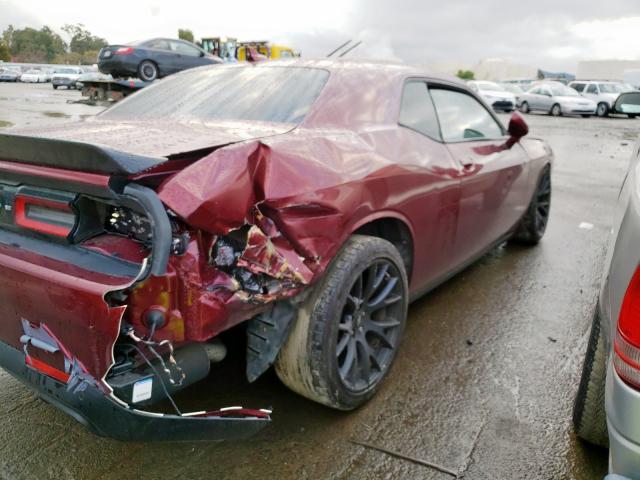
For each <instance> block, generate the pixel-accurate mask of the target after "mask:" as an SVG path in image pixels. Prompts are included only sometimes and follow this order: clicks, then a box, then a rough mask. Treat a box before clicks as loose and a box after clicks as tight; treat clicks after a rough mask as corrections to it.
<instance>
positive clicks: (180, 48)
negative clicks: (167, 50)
mask: <svg viewBox="0 0 640 480" xmlns="http://www.w3.org/2000/svg"><path fill="white" fill-rule="evenodd" d="M171 50H173V51H174V52H176V53H179V54H181V55H187V56H189V57H199V56H200V50H198V49H197V48H195V47H192V46H190V45H187V44H186V43H182V42H171Z"/></svg>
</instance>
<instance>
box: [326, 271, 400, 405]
mask: <svg viewBox="0 0 640 480" xmlns="http://www.w3.org/2000/svg"><path fill="white" fill-rule="evenodd" d="M404 295H405V293H404V291H403V288H402V281H401V277H400V272H399V271H398V269H397V268H396V266H395V265H394V264H393V263H391V262H390V261H388V260H377V261H376V262H374V263H372V264H371V265H369V266H368V267H367V268H365V269H364V270H363V271H362V272H361V273H360V274H359V275H358V277H357V278H356V280H355V282H354V283H353V286H352V287H351V290H350V291H349V294H348V295H347V301H346V303H345V305H344V307H343V309H342V315H341V318H340V321H339V324H338V334H337V341H336V349H335V355H336V358H337V366H338V373H339V375H340V380H341V381H342V383H343V384H344V386H345V387H347V388H348V389H349V390H351V391H352V392H354V393H357V392H361V391H363V390H366V389H367V388H369V387H370V386H371V385H374V384H376V383H377V382H378V381H379V379H380V378H381V377H382V376H383V375H384V374H385V372H386V371H387V369H388V368H389V366H390V365H391V360H392V359H393V357H394V355H395V350H396V348H397V347H398V340H399V337H400V333H401V331H402V328H401V327H402V321H401V320H402V316H403V315H404V304H405V301H404V300H405V299H404Z"/></svg>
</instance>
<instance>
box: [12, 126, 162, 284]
mask: <svg viewBox="0 0 640 480" xmlns="http://www.w3.org/2000/svg"><path fill="white" fill-rule="evenodd" d="M0 161H7V162H10V163H22V164H30V165H35V166H44V167H50V168H58V169H67V170H74V171H78V172H82V173H94V174H102V175H109V176H110V177H111V179H113V178H114V177H116V178H120V179H123V180H124V179H126V177H128V176H130V175H135V174H137V173H141V172H143V171H145V170H148V169H150V168H153V167H155V166H157V165H159V164H161V163H164V162H166V161H167V159H166V158H155V157H145V156H141V155H132V154H129V153H125V152H121V151H118V150H114V149H112V148H109V147H105V146H102V145H94V144H89V143H83V142H75V141H68V140H58V139H51V138H42V137H29V136H25V135H16V134H6V133H3V134H0ZM109 184H110V188H109V193H110V195H111V196H112V197H113V198H117V199H119V200H120V201H121V202H123V203H125V204H128V205H129V206H138V208H142V209H143V211H144V212H145V213H146V214H147V215H148V216H149V219H150V220H151V222H152V226H153V235H152V250H151V251H152V257H151V264H150V269H149V271H150V273H151V274H152V275H156V276H159V275H164V274H165V273H166V269H167V263H168V261H169V255H170V253H171V252H170V251H171V240H172V232H171V224H170V222H169V217H168V216H167V212H166V210H165V208H164V206H163V204H162V202H161V201H160V199H159V198H158V196H157V195H156V193H155V192H154V191H153V190H152V189H150V188H147V187H144V186H142V185H138V184H135V183H127V182H126V181H125V182H120V184H119V185H118V188H117V190H118V191H115V190H116V189H114V188H113V187H114V182H111V181H110V182H109Z"/></svg>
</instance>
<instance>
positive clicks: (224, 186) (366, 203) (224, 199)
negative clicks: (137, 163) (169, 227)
mask: <svg viewBox="0 0 640 480" xmlns="http://www.w3.org/2000/svg"><path fill="white" fill-rule="evenodd" d="M300 132H302V133H300ZM378 140H379V139H378ZM383 140H384V139H383ZM410 173H411V172H407V171H404V169H403V168H402V167H400V166H398V165H397V164H394V163H392V162H390V161H389V160H387V159H386V158H384V157H382V156H380V155H379V154H378V153H376V149H375V148H374V146H373V145H368V144H367V143H366V135H365V136H364V137H363V136H360V135H355V134H352V133H345V132H337V133H335V132H334V133H331V132H320V133H313V134H312V133H310V131H304V130H297V131H296V132H293V133H291V134H289V135H287V139H286V141H279V139H278V137H274V138H272V139H269V140H262V141H252V142H248V143H244V144H238V145H233V146H230V147H226V148H223V149H220V150H217V151H215V152H213V153H211V154H210V155H208V156H206V157H205V158H203V159H202V160H200V161H198V162H196V163H194V164H193V165H191V166H189V167H187V168H185V169H184V170H183V171H181V172H179V173H177V174H176V175H174V176H172V177H171V178H169V179H168V180H167V181H165V182H164V183H163V184H162V185H161V186H160V188H159V190H158V193H159V196H160V199H161V200H162V201H163V202H164V203H165V205H167V206H168V207H169V208H170V209H171V210H172V211H173V212H175V213H176V214H177V215H178V216H180V217H181V218H182V219H183V220H184V221H185V222H186V223H187V224H188V225H190V226H192V227H195V228H199V229H202V230H204V231H206V232H210V233H213V234H215V235H225V234H228V233H229V232H231V231H233V230H237V229H239V228H241V227H242V226H244V225H257V226H259V227H260V229H259V230H258V229H252V230H251V233H250V237H251V239H250V240H251V241H250V243H249V249H248V251H247V252H245V253H246V256H245V260H247V264H252V263H253V264H254V265H253V266H254V268H257V264H255V263H254V262H252V261H249V257H248V256H249V255H252V256H253V257H254V258H253V259H254V260H255V255H256V254H258V248H259V247H258V246H257V245H256V243H259V239H260V238H261V237H262V236H263V235H262V234H264V236H266V237H268V238H269V240H270V241H271V243H272V244H273V245H274V246H275V250H276V251H278V252H279V253H280V254H281V255H282V256H284V257H285V258H286V260H287V262H289V263H290V264H292V265H297V270H298V273H299V274H300V275H301V278H300V279H301V280H302V279H303V280H304V281H303V282H302V283H305V284H306V283H311V282H312V281H313V280H314V279H315V278H317V276H318V274H319V273H320V272H322V271H323V270H324V268H325V267H326V265H327V264H328V262H329V261H330V259H331V258H332V257H333V255H334V254H335V253H336V251H337V249H338V248H339V246H340V245H341V244H342V243H343V241H344V239H345V238H346V236H347V235H348V234H349V233H350V229H351V227H352V226H353V223H354V222H355V221H357V219H358V218H359V217H363V216H365V215H366V214H367V213H369V212H371V211H373V210H375V209H377V208H378V207H379V206H380V205H384V204H385V203H387V201H388V195H389V191H388V188H387V186H386V182H387V181H388V178H387V177H388V176H389V175H392V176H393V175H408V174H410ZM352 212H357V213H359V215H354V214H353V213H352ZM264 218H266V219H268V220H269V221H270V222H271V224H270V225H265V221H264V220H263V219H264ZM260 222H262V224H261V223H260ZM267 230H269V231H274V230H277V231H278V233H277V234H276V235H274V234H273V233H269V232H268V231H267ZM260 231H261V232H262V234H261V233H260ZM262 240H264V238H263V239H262ZM285 241H286V244H285ZM287 244H288V245H287ZM289 245H290V247H291V248H292V249H293V250H294V251H295V256H297V257H302V258H303V259H304V262H303V263H304V266H306V268H307V269H308V270H310V271H311V272H312V273H313V274H312V275H309V273H308V272H306V271H305V269H304V268H302V264H300V263H299V262H298V261H297V260H296V259H295V258H294V256H293V255H291V251H290V247H289ZM267 250H268V249H266V246H265V249H263V252H262V253H263V254H264V253H266V251H267ZM262 271H265V273H269V274H270V275H274V273H276V272H275V270H273V269H269V270H268V271H267V270H266V269H263V270H262ZM274 276H277V275H274Z"/></svg>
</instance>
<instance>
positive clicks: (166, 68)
mask: <svg viewBox="0 0 640 480" xmlns="http://www.w3.org/2000/svg"><path fill="white" fill-rule="evenodd" d="M142 47H143V48H145V49H146V50H147V55H148V56H149V57H150V59H151V60H153V61H154V62H156V65H158V69H159V70H160V72H161V74H162V75H163V76H164V75H170V74H172V73H175V72H177V71H178V70H176V66H175V64H176V60H175V55H174V53H173V52H172V51H171V47H170V46H169V42H168V41H167V40H165V39H163V38H156V39H154V40H149V41H148V42H146V43H144V44H142Z"/></svg>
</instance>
